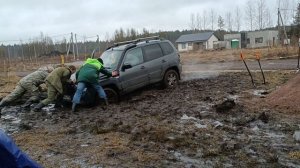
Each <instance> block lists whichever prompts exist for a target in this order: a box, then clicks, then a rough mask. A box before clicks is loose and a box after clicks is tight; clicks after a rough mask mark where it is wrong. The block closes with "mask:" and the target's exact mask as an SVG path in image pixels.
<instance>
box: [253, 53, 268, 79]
mask: <svg viewBox="0 0 300 168" xmlns="http://www.w3.org/2000/svg"><path fill="white" fill-rule="evenodd" d="M255 56H256V60H257V62H258V65H259V68H260V71H261V74H262V77H263V80H264V83H263V84H266V79H265V75H264V71H263V70H262V68H261V65H260V53H258V52H257V53H255Z"/></svg>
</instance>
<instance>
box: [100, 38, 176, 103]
mask: <svg viewBox="0 0 300 168" xmlns="http://www.w3.org/2000/svg"><path fill="white" fill-rule="evenodd" d="M100 57H101V58H102V60H103V62H104V66H105V68H107V70H110V71H117V72H118V74H119V76H118V77H116V78H106V77H105V76H100V84H101V85H102V86H103V88H104V90H105V92H106V94H107V96H108V99H109V101H110V102H117V101H118V100H119V96H120V95H123V94H125V93H128V92H131V91H133V90H136V89H138V88H141V87H143V86H146V85H149V84H153V83H159V82H160V83H161V84H162V86H163V87H174V86H176V85H177V83H178V81H179V80H180V73H181V63H180V56H179V54H178V51H177V50H176V48H175V47H174V46H173V44H172V43H171V42H170V41H168V40H163V39H160V38H159V37H158V36H154V37H147V38H140V39H136V40H133V41H125V42H121V43H115V44H114V45H113V46H111V47H109V48H107V49H106V51H105V52H103V54H102V55H101V56H100Z"/></svg>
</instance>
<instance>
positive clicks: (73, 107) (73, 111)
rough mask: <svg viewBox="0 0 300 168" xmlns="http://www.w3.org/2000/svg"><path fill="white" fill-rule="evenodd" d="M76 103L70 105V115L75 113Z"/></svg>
mask: <svg viewBox="0 0 300 168" xmlns="http://www.w3.org/2000/svg"><path fill="white" fill-rule="evenodd" d="M76 105H77V104H76V103H73V104H72V113H75V112H76Z"/></svg>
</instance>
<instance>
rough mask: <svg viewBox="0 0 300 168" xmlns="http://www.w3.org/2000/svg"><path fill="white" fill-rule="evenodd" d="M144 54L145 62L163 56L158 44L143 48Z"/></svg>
mask: <svg viewBox="0 0 300 168" xmlns="http://www.w3.org/2000/svg"><path fill="white" fill-rule="evenodd" d="M144 53H145V59H146V61H150V60H154V59H156V58H159V57H162V56H163V53H162V50H161V48H160V46H159V45H158V44H151V45H148V46H145V47H144Z"/></svg>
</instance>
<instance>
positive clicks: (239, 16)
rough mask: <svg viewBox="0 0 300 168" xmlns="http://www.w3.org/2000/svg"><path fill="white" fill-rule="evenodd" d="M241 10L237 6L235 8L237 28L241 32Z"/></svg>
mask: <svg viewBox="0 0 300 168" xmlns="http://www.w3.org/2000/svg"><path fill="white" fill-rule="evenodd" d="M241 17H242V16H241V12H240V8H239V7H238V6H237V7H236V8H235V26H236V30H237V31H238V32H239V31H240V29H241Z"/></svg>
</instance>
